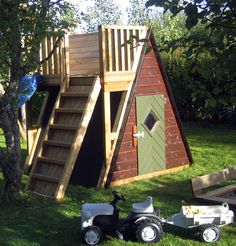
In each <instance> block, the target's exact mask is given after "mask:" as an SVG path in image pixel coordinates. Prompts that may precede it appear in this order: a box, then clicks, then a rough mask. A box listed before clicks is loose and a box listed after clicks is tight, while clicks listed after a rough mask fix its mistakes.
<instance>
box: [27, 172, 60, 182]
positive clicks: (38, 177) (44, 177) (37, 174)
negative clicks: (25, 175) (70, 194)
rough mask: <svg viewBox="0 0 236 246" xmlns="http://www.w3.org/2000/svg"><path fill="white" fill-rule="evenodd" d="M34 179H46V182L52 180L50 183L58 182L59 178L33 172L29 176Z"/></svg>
mask: <svg viewBox="0 0 236 246" xmlns="http://www.w3.org/2000/svg"><path fill="white" fill-rule="evenodd" d="M31 177H32V178H34V179H39V180H44V181H48V182H52V183H59V181H60V179H59V178H55V177H51V176H47V175H42V174H40V173H34V174H32V176H31Z"/></svg>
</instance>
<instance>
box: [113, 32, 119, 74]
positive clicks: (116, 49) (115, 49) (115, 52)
mask: <svg viewBox="0 0 236 246" xmlns="http://www.w3.org/2000/svg"><path fill="white" fill-rule="evenodd" d="M114 57H115V71H119V47H118V34H117V29H114Z"/></svg>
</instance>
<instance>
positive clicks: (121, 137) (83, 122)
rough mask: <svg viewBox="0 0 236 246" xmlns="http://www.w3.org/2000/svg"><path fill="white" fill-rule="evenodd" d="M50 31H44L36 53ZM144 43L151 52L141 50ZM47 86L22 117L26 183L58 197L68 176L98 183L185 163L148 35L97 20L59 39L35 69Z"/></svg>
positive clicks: (44, 49) (45, 47)
mask: <svg viewBox="0 0 236 246" xmlns="http://www.w3.org/2000/svg"><path fill="white" fill-rule="evenodd" d="M55 40H56V38H46V39H45V40H44V41H43V42H42V44H41V51H40V56H41V58H45V57H46V56H47V55H48V54H50V52H51V50H52V49H53V46H54V44H55V43H56V41H55ZM147 47H148V50H150V51H149V52H146V50H147ZM41 73H42V74H43V75H44V78H45V79H44V81H43V82H42V83H41V84H40V86H39V90H43V91H46V92H47V94H46V97H45V99H44V103H43V106H42V108H41V112H40V115H39V119H38V125H37V128H36V129H35V128H34V129H33V128H31V126H30V124H29V123H28V147H29V148H28V152H29V155H28V157H27V160H26V164H27V167H28V169H30V170H31V171H30V178H29V182H28V185H27V189H28V190H30V191H32V192H35V193H37V194H40V195H43V196H47V197H52V198H55V199H61V198H63V196H64V193H65V190H66V187H67V185H68V183H69V182H72V183H76V184H81V185H85V186H94V187H104V186H109V185H110V184H114V185H115V184H124V183H128V182H131V181H133V180H138V179H144V178H149V177H154V176H158V175H161V174H165V173H169V172H173V171H177V170H181V169H182V168H184V167H186V166H188V165H189V164H190V162H191V155H190V152H189V148H188V144H187V142H186V139H185V136H184V133H183V130H182V127H181V122H180V119H179V116H178V112H177V109H176V106H175V103H174V99H173V96H172V93H171V89H170V86H169V84H168V80H167V76H166V73H165V70H164V68H163V66H162V64H161V60H160V57H159V55H158V52H157V49H156V44H155V40H154V37H153V34H152V33H151V31H150V30H148V29H147V28H146V27H140V26H130V27H121V26H101V27H100V29H99V32H98V33H89V34H81V35H70V36H67V37H65V38H64V39H63V40H61V41H60V43H59V45H58V47H57V48H56V49H55V52H54V53H53V55H52V56H51V57H50V59H49V60H48V61H47V63H44V65H43V66H42V68H41Z"/></svg>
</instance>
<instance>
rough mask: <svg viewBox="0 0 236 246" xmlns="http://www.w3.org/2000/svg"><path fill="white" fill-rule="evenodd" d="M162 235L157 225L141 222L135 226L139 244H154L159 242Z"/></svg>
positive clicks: (150, 222) (160, 228) (145, 221)
mask: <svg viewBox="0 0 236 246" xmlns="http://www.w3.org/2000/svg"><path fill="white" fill-rule="evenodd" d="M162 233H163V232H162V227H161V225H160V224H159V223H157V222H155V221H151V220H143V221H141V222H140V223H139V224H138V225H137V230H136V237H137V240H138V241H139V242H143V243H156V242H159V241H160V239H161V236H162Z"/></svg>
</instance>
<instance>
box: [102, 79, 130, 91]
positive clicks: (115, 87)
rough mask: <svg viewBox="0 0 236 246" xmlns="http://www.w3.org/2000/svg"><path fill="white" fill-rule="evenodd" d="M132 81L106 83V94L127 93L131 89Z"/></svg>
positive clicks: (104, 86) (104, 87)
mask: <svg viewBox="0 0 236 246" xmlns="http://www.w3.org/2000/svg"><path fill="white" fill-rule="evenodd" d="M130 83H131V82H130V81H126V82H116V83H105V84H103V89H104V91H106V92H112V91H113V92H115V91H127V90H128V89H129V85H130Z"/></svg>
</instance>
